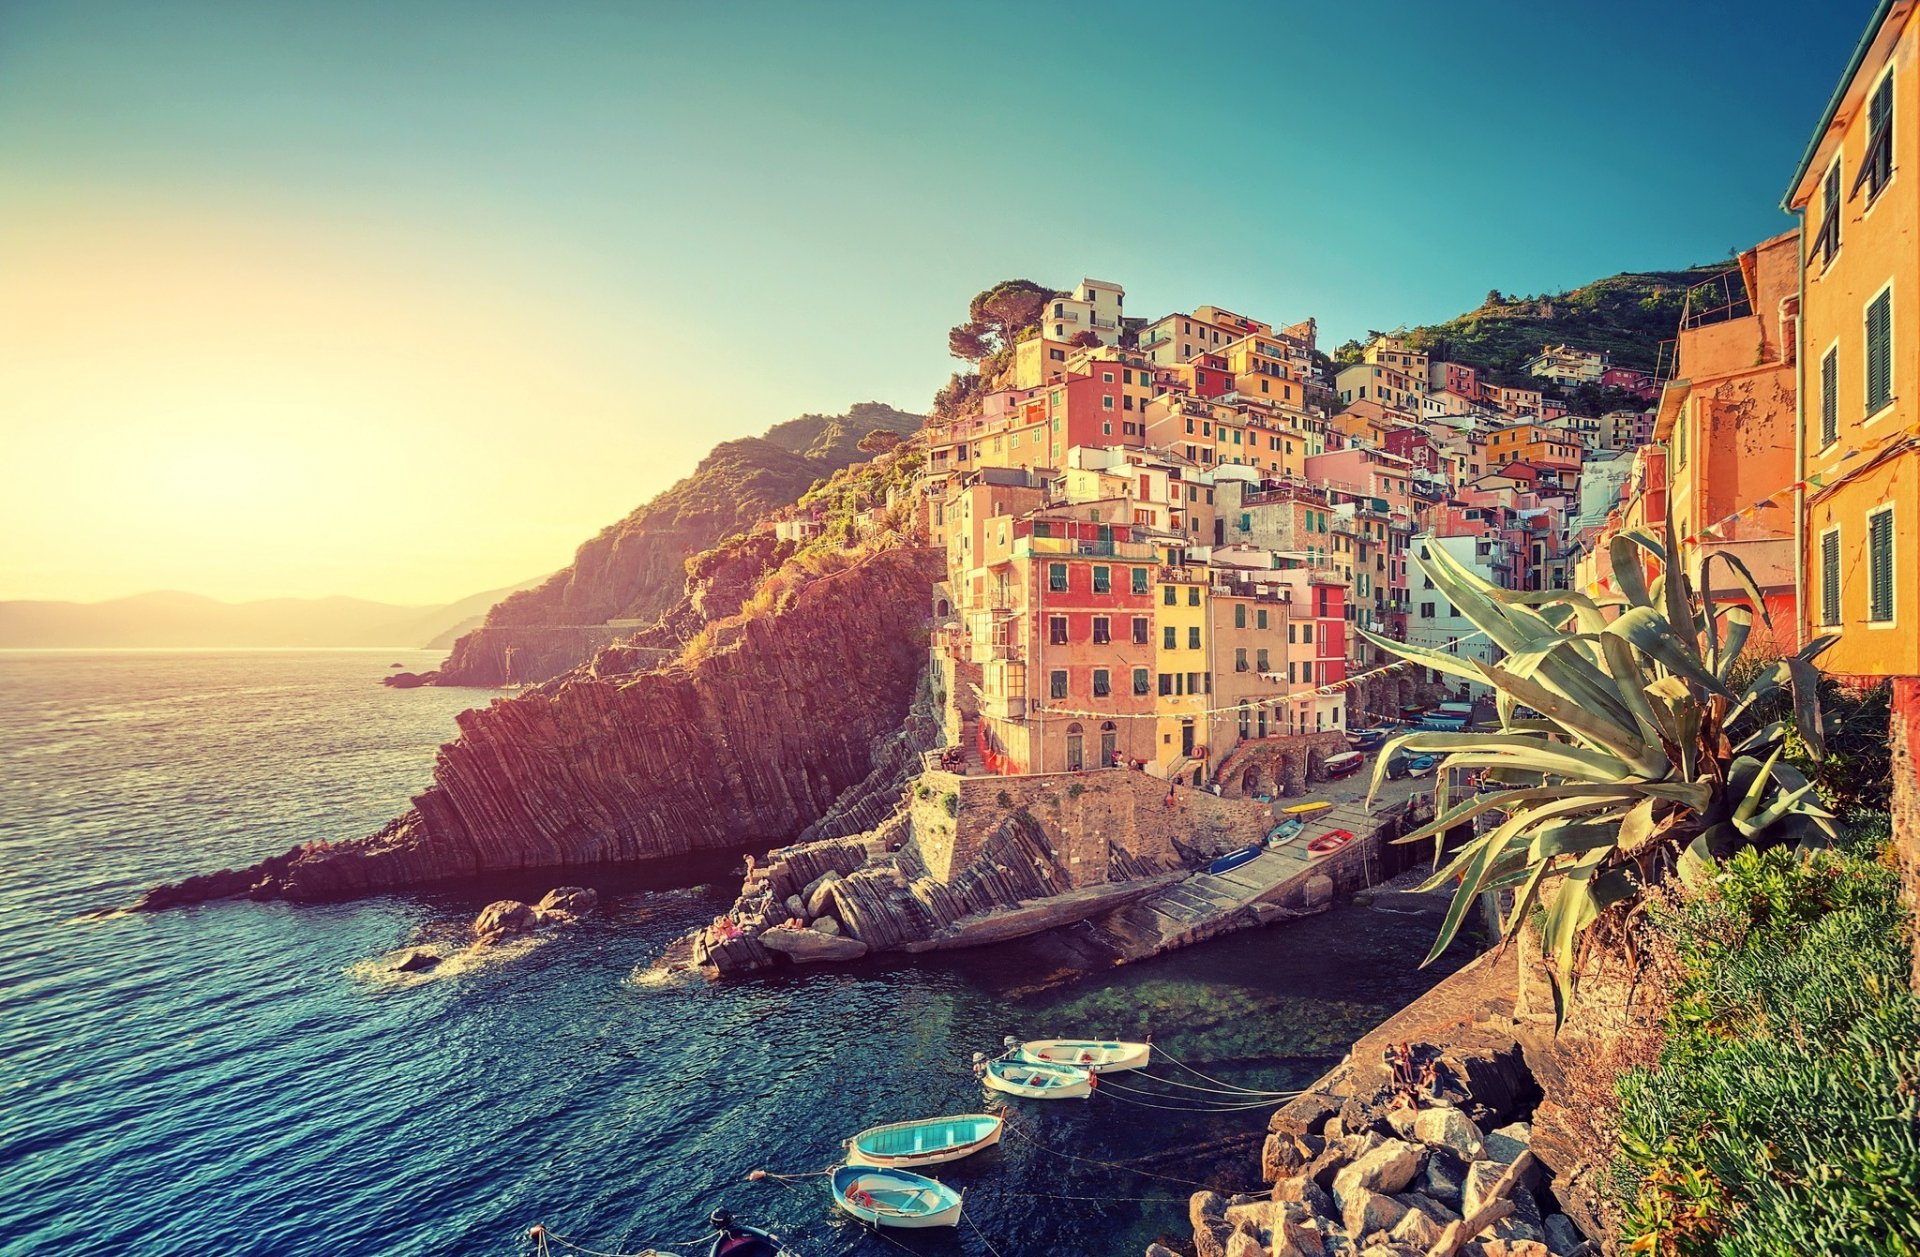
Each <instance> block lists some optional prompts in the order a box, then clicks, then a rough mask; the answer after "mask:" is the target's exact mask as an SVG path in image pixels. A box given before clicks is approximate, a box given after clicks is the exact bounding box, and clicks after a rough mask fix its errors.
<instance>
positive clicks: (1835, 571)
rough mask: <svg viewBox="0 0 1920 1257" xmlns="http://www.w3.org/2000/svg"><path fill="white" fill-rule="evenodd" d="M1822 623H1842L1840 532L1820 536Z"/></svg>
mask: <svg viewBox="0 0 1920 1257" xmlns="http://www.w3.org/2000/svg"><path fill="white" fill-rule="evenodd" d="M1820 623H1822V624H1838V623H1840V534H1839V533H1838V532H1830V533H1828V534H1826V535H1825V536H1824V537H1822V538H1820Z"/></svg>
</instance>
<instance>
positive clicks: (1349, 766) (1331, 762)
mask: <svg viewBox="0 0 1920 1257" xmlns="http://www.w3.org/2000/svg"><path fill="white" fill-rule="evenodd" d="M1366 762H1367V757H1366V756H1365V755H1362V754H1361V753H1360V752H1359V751H1341V752H1340V753H1339V754H1337V755H1329V756H1327V759H1326V763H1324V764H1323V765H1321V767H1323V768H1325V769H1326V770H1327V776H1329V777H1351V776H1353V774H1355V773H1357V772H1359V771H1360V766H1361V765H1362V764H1364V763H1366Z"/></svg>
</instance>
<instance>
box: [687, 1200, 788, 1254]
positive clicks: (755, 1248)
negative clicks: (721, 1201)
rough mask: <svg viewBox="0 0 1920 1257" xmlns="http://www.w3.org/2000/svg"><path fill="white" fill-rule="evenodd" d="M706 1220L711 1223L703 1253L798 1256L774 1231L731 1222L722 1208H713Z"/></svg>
mask: <svg viewBox="0 0 1920 1257" xmlns="http://www.w3.org/2000/svg"><path fill="white" fill-rule="evenodd" d="M707 1221H708V1223H709V1224H711V1225H712V1227H713V1243H712V1244H710V1245H708V1246H707V1257H799V1254H797V1253H795V1252H794V1251H793V1250H792V1249H791V1248H788V1247H787V1246H786V1244H784V1243H783V1242H782V1241H781V1239H780V1237H779V1236H778V1235H775V1234H774V1233H773V1232H771V1231H763V1230H761V1229H760V1228H759V1227H757V1226H748V1225H746V1224H745V1223H743V1222H735V1221H734V1220H733V1215H732V1214H730V1213H728V1212H727V1211H726V1210H725V1209H715V1210H714V1211H713V1216H712V1217H710V1218H708V1219H707Z"/></svg>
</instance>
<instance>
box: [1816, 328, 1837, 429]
mask: <svg viewBox="0 0 1920 1257" xmlns="http://www.w3.org/2000/svg"><path fill="white" fill-rule="evenodd" d="M1839 439H1840V347H1839V346H1838V345H1835V346H1834V347H1833V348H1831V349H1829V350H1827V352H1826V354H1825V355H1824V356H1823V357H1822V358H1821V359H1820V445H1821V447H1822V448H1825V447H1826V446H1829V445H1832V444H1833V443H1834V442H1835V441H1837V440H1839Z"/></svg>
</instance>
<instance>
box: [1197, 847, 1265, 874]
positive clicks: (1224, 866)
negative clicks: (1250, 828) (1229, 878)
mask: <svg viewBox="0 0 1920 1257" xmlns="http://www.w3.org/2000/svg"><path fill="white" fill-rule="evenodd" d="M1266 849H1267V845H1266V843H1264V842H1250V843H1248V844H1247V845H1246V846H1244V847H1241V848H1240V849H1239V850H1238V851H1229V852H1227V853H1226V854H1225V855H1223V856H1221V857H1220V858H1219V859H1217V860H1215V861H1214V862H1213V863H1212V864H1209V865H1207V872H1209V873H1230V872H1232V871H1233V870H1234V869H1237V868H1239V867H1240V866H1241V865H1243V864H1250V863H1252V862H1253V861H1254V860H1256V859H1258V858H1259V856H1260V853H1261V852H1262V851H1265V850H1266Z"/></svg>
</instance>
